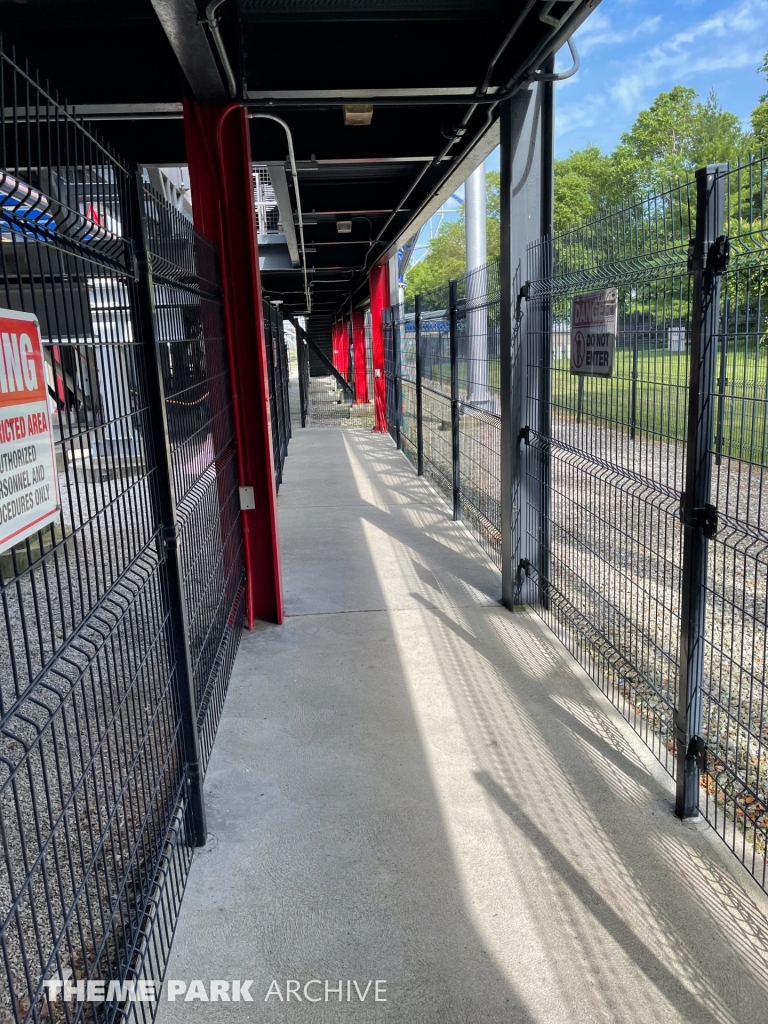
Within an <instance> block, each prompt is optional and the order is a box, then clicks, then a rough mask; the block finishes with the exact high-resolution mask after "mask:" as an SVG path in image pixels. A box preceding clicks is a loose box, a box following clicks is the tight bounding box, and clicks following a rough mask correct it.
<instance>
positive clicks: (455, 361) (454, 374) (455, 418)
mask: <svg viewBox="0 0 768 1024" xmlns="http://www.w3.org/2000/svg"><path fill="white" fill-rule="evenodd" d="M448 305H449V307H450V309H449V324H450V345H451V347H450V352H451V452H452V460H451V461H452V463H453V518H454V519H461V467H460V465H459V352H458V348H459V345H458V340H459V339H458V324H457V320H458V283H457V281H456V280H455V279H453V280H451V281H449V282H448Z"/></svg>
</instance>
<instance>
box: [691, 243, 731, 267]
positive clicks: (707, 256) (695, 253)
mask: <svg viewBox="0 0 768 1024" xmlns="http://www.w3.org/2000/svg"><path fill="white" fill-rule="evenodd" d="M704 245H705V243H704V242H702V241H701V240H699V239H696V238H692V239H691V240H690V241H689V242H688V273H689V274H692V273H694V271H695V270H697V269H700V270H705V269H706V270H711V271H712V273H713V274H715V276H717V277H719V276H720V275H721V274H724V273H725V271H726V270H727V269H728V261H729V259H730V257H731V240H730V238H729V237H728V235H718V236H717V238H716V239H715V240H714V242H712V244H711V245H710V247H709V249H707V250H706V251H705V249H704Z"/></svg>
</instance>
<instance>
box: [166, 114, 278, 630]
mask: <svg viewBox="0 0 768 1024" xmlns="http://www.w3.org/2000/svg"><path fill="white" fill-rule="evenodd" d="M184 131H185V136H186V143H187V159H188V161H189V179H190V185H191V189H192V209H193V211H194V218H195V227H196V228H197V230H198V231H200V233H201V234H203V235H205V236H206V237H207V238H209V239H210V240H211V241H212V242H214V243H215V245H216V246H217V247H218V250H219V259H220V263H221V281H222V291H223V298H224V315H225V325H226V333H227V349H228V354H229V375H230V385H231V389H232V408H233V418H234V425H235V435H236V439H237V456H238V476H239V480H240V485H241V486H242V487H253V491H254V499H255V505H256V508H255V509H253V510H251V511H244V512H241V517H242V526H243V553H244V559H245V572H246V619H247V623H248V628H249V629H251V628H252V627H253V623H254V621H255V620H256V619H268V620H270V621H272V622H282V621H283V586H282V575H281V570H280V539H279V533H278V524H277V495H276V492H275V472H274V463H273V453H272V432H271V418H270V408H269V380H268V377H267V349H266V339H265V336H264V318H263V315H262V298H261V276H260V274H259V254H258V247H257V242H256V223H255V211H254V207H253V170H252V167H253V161H252V159H251V141H250V133H249V130H248V115H247V113H246V111H245V110H244V109H243V108H241V107H240V106H238V105H237V104H231V105H229V106H212V105H208V104H198V103H195V102H194V101H193V100H185V101H184Z"/></svg>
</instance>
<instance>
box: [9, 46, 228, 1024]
mask: <svg viewBox="0 0 768 1024" xmlns="http://www.w3.org/2000/svg"><path fill="white" fill-rule="evenodd" d="M0 103H2V106H3V109H4V111H5V121H4V130H3V136H2V157H1V160H0V167H1V168H2V170H0V242H1V244H2V268H1V272H2V277H1V278H0V306H3V307H5V308H8V309H12V310H18V311H26V312H31V313H34V314H35V315H36V316H37V318H38V321H39V325H40V333H41V336H42V338H43V348H44V355H45V373H46V381H47V386H48V395H49V415H50V417H51V420H52V422H53V426H54V440H55V456H56V466H57V471H58V477H59V484H60V496H61V509H60V513H59V516H58V519H57V521H56V522H55V524H54V525H52V526H49V527H46V528H45V529H44V530H42V531H40V532H39V533H37V534H35V535H33V536H31V537H29V538H28V539H27V540H25V541H23V542H22V543H21V544H18V545H16V547H14V548H13V549H11V550H10V551H8V552H6V553H4V554H3V555H2V556H0V605H1V607H2V613H1V618H0V665H2V672H0V835H1V836H2V851H3V852H2V864H3V879H2V882H0V958H1V959H2V969H1V971H0V973H2V975H3V977H4V979H5V983H4V984H3V985H2V986H0V1017H2V1019H3V1020H5V1019H8V1020H10V1021H13V1022H14V1024H21V1022H27V1021H36V1022H37V1021H42V1020H46V1021H64V1020H66V1021H68V1022H77V1021H81V1020H86V1019H87V1020H94V1021H95V1020H98V1021H112V1020H115V1019H116V1018H117V1017H118V1016H119V1017H121V1019H123V1018H125V1019H145V1020H149V1019H151V1018H152V1017H153V1016H154V1008H155V1004H153V1003H147V1002H133V1001H131V1000H130V995H129V993H130V990H131V988H132V987H134V986H135V985H136V984H137V983H138V982H140V981H141V980H147V979H161V978H162V977H163V973H164V970H165V964H166V959H167V955H168V951H169V949H170V943H171V939H172V936H173V930H174V927H175V922H176V917H177V914H178V910H179V905H180V901H181V898H182V895H183V891H184V885H185V881H186V877H187V871H188V868H189V863H190V860H191V855H192V848H193V846H194V845H196V844H199V843H201V842H204V840H205V832H204V819H203V808H202V803H201V801H200V799H199V793H200V786H201V779H202V773H203V772H204V769H205V766H206V764H207V760H208V756H209V754H210V750H211V747H212V744H213V739H214V736H215V732H216V727H217V724H218V719H219V715H220V712H221V708H222V705H223V701H224V696H225V693H226V688H227V683H228V679H229V675H230V672H231V667H232V662H233V659H234V656H235V653H236V651H237V646H238V642H239V637H240V627H241V622H242V614H243V594H244V587H243V583H244V573H243V562H242V555H241V542H242V541H241V528H240V512H239V494H238V486H237V484H238V480H237V473H236V451H235V439H234V431H233V425H232V415H231V401H230V387H229V372H228V365H227V358H226V349H225V339H224V328H223V309H222V303H221V297H220V292H219V283H218V258H217V254H216V252H215V250H214V249H213V247H212V246H211V245H210V244H209V243H208V242H207V241H206V240H205V239H203V238H201V237H200V236H199V235H197V234H196V233H195V232H194V230H193V228H192V225H191V223H190V222H189V221H187V220H186V219H185V218H184V217H183V216H182V215H181V214H180V213H179V212H178V211H176V210H175V209H173V208H172V207H170V206H169V205H168V204H167V203H166V202H165V200H164V199H162V198H160V197H159V196H158V195H156V194H154V193H153V192H151V191H150V190H149V189H148V188H147V187H146V186H145V185H144V183H143V182H142V181H141V178H140V176H139V175H138V174H137V173H136V172H135V171H134V170H132V169H131V168H129V167H127V166H126V165H125V164H124V163H123V162H122V161H121V159H120V158H119V157H118V156H117V155H116V154H114V153H113V152H111V151H110V150H109V148H108V147H106V146H105V145H104V144H103V143H101V142H100V140H99V139H98V138H97V137H96V136H95V135H94V134H93V133H92V132H91V131H90V130H89V129H88V128H87V127H86V126H85V125H84V124H83V123H82V122H81V121H79V120H77V119H76V118H75V117H74V116H73V115H72V114H71V113H70V110H69V108H68V107H67V106H66V104H64V103H62V102H59V100H58V98H57V97H56V96H55V94H52V93H51V90H50V89H49V88H48V87H47V86H45V85H42V84H41V83H40V82H39V80H38V79H36V78H35V77H34V76H33V75H32V74H31V73H30V72H29V71H28V70H25V69H24V68H22V67H20V66H19V64H18V63H17V62H16V61H15V59H14V58H13V56H12V55H8V54H4V53H3V54H0ZM66 972H71V977H72V980H74V981H77V982H79V983H81V985H83V986H84V985H85V984H86V983H87V982H89V981H90V982H99V983H100V982H103V983H104V987H103V989H102V992H103V995H104V997H105V998H106V1001H105V1002H94V1001H93V1000H91V1001H88V1000H86V1001H84V1002H83V1001H80V1002H77V1001H69V1002H67V1003H64V1002H61V1001H59V1002H54V1001H52V1000H51V1001H47V1000H46V993H45V989H44V982H45V981H48V980H50V979H53V978H57V977H58V978H61V977H64V976H66Z"/></svg>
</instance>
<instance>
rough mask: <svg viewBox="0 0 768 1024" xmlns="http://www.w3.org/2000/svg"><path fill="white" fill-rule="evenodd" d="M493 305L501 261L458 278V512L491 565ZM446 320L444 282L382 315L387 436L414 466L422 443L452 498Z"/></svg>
mask: <svg viewBox="0 0 768 1024" xmlns="http://www.w3.org/2000/svg"><path fill="white" fill-rule="evenodd" d="M499 302H500V293H499V267H498V262H497V261H492V262H491V263H488V264H487V265H486V266H484V267H481V268H479V269H478V270H476V271H474V272H473V273H472V274H469V275H467V276H465V277H463V278H460V279H459V280H458V281H457V282H456V300H455V310H454V313H453V318H454V322H455V345H456V363H457V366H456V377H457V380H456V384H457V394H456V421H457V438H456V443H457V446H458V457H459V476H458V492H459V493H458V500H459V502H460V507H461V518H462V519H463V520H464V521H465V522H466V523H467V525H468V526H469V528H470V529H471V530H472V532H473V533H474V535H475V536H476V537H477V539H478V540H479V541H480V543H481V544H482V545H483V547H484V548H485V549H486V551H487V552H488V553H489V555H490V556H491V557H492V558H493V559H494V561H495V562H496V564H497V565H500V564H501V501H500V490H499V488H500V471H499V451H500V430H501V417H500V406H499ZM451 320H452V313H451V293H450V289H449V287H448V286H447V285H446V286H444V287H441V288H438V289H435V290H434V291H432V292H425V293H424V294H422V295H420V296H419V298H418V315H417V305H416V301H414V300H413V299H411V300H409V301H407V302H406V303H405V304H404V305H400V306H393V307H392V308H391V310H390V311H389V312H388V314H387V317H386V319H385V321H384V341H385V370H386V377H387V425H388V428H389V431H390V434H391V435H392V437H393V439H394V440H395V442H396V443H399V445H400V447H402V450H403V452H404V453H405V455H406V456H407V457H408V459H409V460H410V461H411V463H412V464H413V466H414V467H415V468H417V469H418V466H419V444H420V443H421V459H422V465H423V470H424V475H425V476H426V477H427V478H428V479H429V480H430V481H431V482H432V483H433V484H434V485H435V486H436V487H437V488H438V490H439V491H440V492H441V493H442V494H443V495H444V496H445V497H446V499H447V500H448V501H452V500H453V492H454V474H453V446H454V438H453V436H452V426H453V419H452V416H453V407H452V400H451V372H452V371H451ZM417 338H418V342H417ZM417 343H418V346H419V357H420V358H419V366H418V371H419V374H420V375H418V374H417V358H416V356H417V352H416V346H417ZM419 391H420V395H419ZM419 403H420V405H421V442H420V441H419V409H418V407H419Z"/></svg>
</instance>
